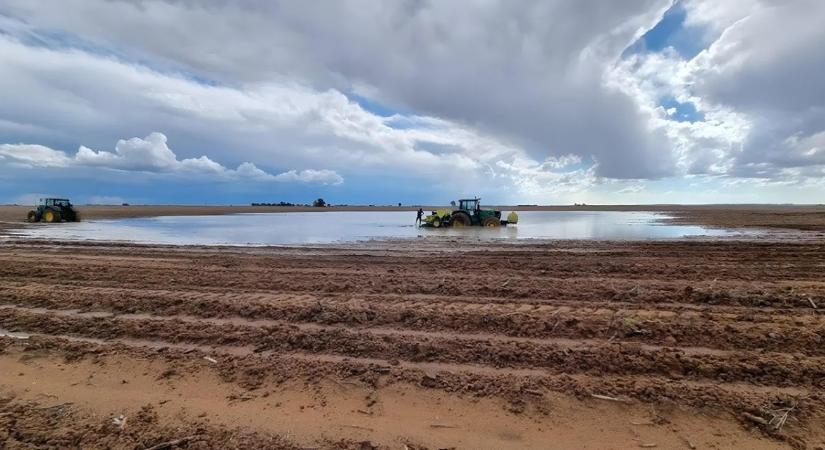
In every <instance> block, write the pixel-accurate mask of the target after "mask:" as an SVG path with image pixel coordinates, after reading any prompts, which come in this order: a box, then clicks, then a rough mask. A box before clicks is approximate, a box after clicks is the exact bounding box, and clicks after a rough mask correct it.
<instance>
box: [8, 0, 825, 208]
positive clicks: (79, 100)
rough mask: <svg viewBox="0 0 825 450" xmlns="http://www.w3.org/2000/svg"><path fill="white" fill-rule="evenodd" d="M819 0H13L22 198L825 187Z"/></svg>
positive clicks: (13, 159)
mask: <svg viewBox="0 0 825 450" xmlns="http://www.w3.org/2000/svg"><path fill="white" fill-rule="evenodd" d="M823 23H825V2H823V1H820V0H782V1H780V0H726V1H724V2H720V1H714V0H681V1H677V2H674V1H672V0H624V1H621V2H616V1H607V0H580V1H572V0H516V1H511V0H466V1H464V0H462V1H457V0H447V1H441V0H438V1H436V0H391V1H383V2H375V1H367V0H339V1H319V2H302V1H297V0H292V1H277V0H275V1H273V0H246V1H230V0H164V1H160V0H40V1H36V2H33V1H30V0H0V203H20V204H29V203H33V202H35V201H36V199H37V198H39V197H43V196H59V197H69V198H72V199H73V200H74V201H75V202H76V203H106V204H113V203H114V204H118V203H122V202H128V203H133V204H139V203H181V204H247V203H251V202H278V201H288V202H297V203H308V202H311V201H312V200H313V199H315V198H318V197H323V198H324V199H326V200H327V201H328V202H330V203H333V204H394V203H399V202H400V203H404V204H446V203H447V202H449V201H450V200H454V199H456V198H460V197H467V196H479V197H481V198H482V199H483V201H484V202H485V203H488V204H570V203H589V204H597V203H601V204H634V203H825V76H823V74H825V47H823V43H825V27H823V26H822V24H823Z"/></svg>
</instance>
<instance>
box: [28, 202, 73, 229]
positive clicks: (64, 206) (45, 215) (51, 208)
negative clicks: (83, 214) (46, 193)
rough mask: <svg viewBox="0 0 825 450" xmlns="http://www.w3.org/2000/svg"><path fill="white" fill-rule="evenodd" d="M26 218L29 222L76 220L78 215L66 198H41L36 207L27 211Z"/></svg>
mask: <svg viewBox="0 0 825 450" xmlns="http://www.w3.org/2000/svg"><path fill="white" fill-rule="evenodd" d="M28 219H29V222H40V221H43V222H48V223H56V222H62V221H64V220H65V221H66V222H78V221H80V215H79V214H77V210H75V209H74V206H72V202H70V201H69V200H68V199H65V198H41V199H40V204H39V205H37V208H36V209H33V210H31V211H29V215H28Z"/></svg>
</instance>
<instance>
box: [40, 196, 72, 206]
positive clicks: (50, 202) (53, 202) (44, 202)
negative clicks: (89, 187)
mask: <svg viewBox="0 0 825 450" xmlns="http://www.w3.org/2000/svg"><path fill="white" fill-rule="evenodd" d="M39 206H58V207H61V208H68V207H71V206H72V202H70V201H69V199H67V198H41V199H40V205H39Z"/></svg>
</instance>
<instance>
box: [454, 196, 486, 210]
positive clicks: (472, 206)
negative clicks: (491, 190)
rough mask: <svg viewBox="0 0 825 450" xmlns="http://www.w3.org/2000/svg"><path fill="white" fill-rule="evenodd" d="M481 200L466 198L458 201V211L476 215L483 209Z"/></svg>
mask: <svg viewBox="0 0 825 450" xmlns="http://www.w3.org/2000/svg"><path fill="white" fill-rule="evenodd" d="M480 203H481V199H480V198H464V199H461V200H459V201H458V209H459V210H461V211H468V212H470V213H475V211H479V210H480V209H481V204H480Z"/></svg>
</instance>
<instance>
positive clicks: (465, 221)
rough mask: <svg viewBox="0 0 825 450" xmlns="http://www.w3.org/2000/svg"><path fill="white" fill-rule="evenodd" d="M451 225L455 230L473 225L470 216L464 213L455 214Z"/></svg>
mask: <svg viewBox="0 0 825 450" xmlns="http://www.w3.org/2000/svg"><path fill="white" fill-rule="evenodd" d="M450 223H451V224H452V226H453V228H461V227H469V226H470V225H472V224H473V222H472V220H471V219H470V216H469V215H468V214H467V213H465V212H463V211H457V212H454V213H453V216H452V220H451V221H450Z"/></svg>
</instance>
